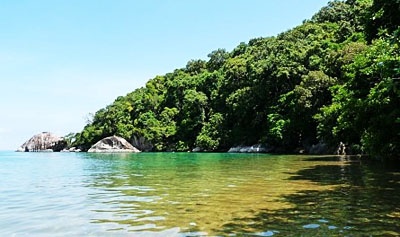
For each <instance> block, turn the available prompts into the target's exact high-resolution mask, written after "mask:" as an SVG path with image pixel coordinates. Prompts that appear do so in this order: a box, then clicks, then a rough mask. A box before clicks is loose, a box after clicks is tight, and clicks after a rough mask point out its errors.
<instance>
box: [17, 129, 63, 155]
mask: <svg viewBox="0 0 400 237" xmlns="http://www.w3.org/2000/svg"><path fill="white" fill-rule="evenodd" d="M66 147H67V142H66V141H65V140H64V138H62V137H59V136H56V135H54V134H52V133H49V132H42V133H39V134H37V135H35V136H33V137H32V138H31V139H29V140H28V141H26V142H25V143H24V144H22V145H21V147H19V148H18V149H17V151H19V152H33V151H40V152H44V151H46V152H52V151H56V152H58V151H62V150H63V149H65V148H66Z"/></svg>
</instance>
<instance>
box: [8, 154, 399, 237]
mask: <svg viewBox="0 0 400 237" xmlns="http://www.w3.org/2000/svg"><path fill="white" fill-rule="evenodd" d="M0 177H1V182H0V236H382V235H384V236H400V171H399V169H397V168H395V167H394V166H385V165H383V164H380V163H375V164H367V163H365V162H364V161H361V160H357V159H355V160H348V159H343V158H339V157H310V156H273V155H255V154H250V155H247V154H213V153H210V154H194V153H140V154H118V155H117V154H116V155H110V154H109V155H107V154H101V155H97V154H86V153H14V152H0Z"/></svg>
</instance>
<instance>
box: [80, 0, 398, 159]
mask: <svg viewBox="0 0 400 237" xmlns="http://www.w3.org/2000/svg"><path fill="white" fill-rule="evenodd" d="M399 13H400V2H399V1H397V0H390V1H383V0H375V1H372V0H347V1H332V2H330V3H329V4H328V5H327V6H326V7H323V8H322V9H321V10H320V11H319V12H317V13H316V14H315V15H314V16H313V17H312V18H311V19H310V20H306V21H304V22H303V24H301V25H299V26H297V27H295V28H293V29H291V30H288V31H286V32H283V33H281V34H279V35H277V36H274V37H265V38H255V39H251V40H250V41H249V42H248V43H244V42H242V43H240V44H239V45H238V46H237V47H236V48H235V49H233V50H232V51H231V52H228V51H226V50H225V49H217V50H215V51H212V52H211V53H210V54H209V55H208V57H209V59H208V60H191V61H189V62H188V63H187V65H186V66H185V67H184V68H179V69H176V70H174V71H173V72H170V73H167V74H165V75H160V76H156V77H155V78H153V79H151V80H149V81H148V82H147V84H146V86H145V87H143V88H139V89H137V90H135V91H133V92H131V93H129V94H127V95H126V96H121V97H118V98H117V99H116V100H115V101H114V102H113V103H112V104H110V105H108V106H107V107H105V108H103V109H100V110H99V111H97V112H96V113H95V115H94V117H93V119H92V121H90V122H89V123H88V124H87V125H86V126H85V127H84V129H83V131H82V132H80V133H77V134H76V136H75V139H74V145H75V146H79V147H81V148H83V149H88V148H89V147H90V145H92V144H93V143H95V142H96V141H97V140H99V139H101V138H103V137H106V136H110V135H114V134H116V135H119V136H122V137H124V138H125V139H127V140H131V139H132V138H133V137H141V138H144V139H146V141H148V142H149V143H151V144H152V147H153V150H154V151H172V150H174V151H188V150H191V149H193V148H195V147H198V148H200V149H202V150H205V151H223V150H227V149H229V148H230V147H231V146H235V145H251V144H256V143H265V144H269V145H271V146H274V147H275V148H276V151H285V152H292V151H294V150H296V149H298V148H304V149H306V150H307V149H309V148H310V147H311V145H313V144H316V143H318V142H324V143H326V144H328V145H330V146H332V147H334V146H336V145H337V144H339V142H343V143H345V144H347V145H348V146H349V147H351V149H352V150H353V152H361V153H369V154H373V155H376V156H382V157H383V156H385V157H398V155H397V154H399V152H400V107H399V105H400V101H399V100H400V87H399V78H400V58H399V57H400V51H399V43H400V38H399V33H400V29H399V25H400V21H399V19H400V18H399ZM260 27H261V26H260Z"/></svg>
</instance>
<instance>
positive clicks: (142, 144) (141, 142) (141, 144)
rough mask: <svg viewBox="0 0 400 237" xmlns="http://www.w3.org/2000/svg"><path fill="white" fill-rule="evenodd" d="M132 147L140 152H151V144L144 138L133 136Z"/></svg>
mask: <svg viewBox="0 0 400 237" xmlns="http://www.w3.org/2000/svg"><path fill="white" fill-rule="evenodd" d="M132 145H133V146H134V147H136V148H138V149H139V150H141V151H151V150H152V149H153V144H151V142H149V141H147V140H146V138H144V137H137V136H133V139H132Z"/></svg>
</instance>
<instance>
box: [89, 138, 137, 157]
mask: <svg viewBox="0 0 400 237" xmlns="http://www.w3.org/2000/svg"><path fill="white" fill-rule="evenodd" d="M88 152H96V153H113V152H140V151H139V150H138V149H137V148H136V147H134V146H132V145H131V144H130V143H129V142H127V141H126V140H125V139H123V138H122V137H117V136H111V137H106V138H103V139H101V140H100V141H98V142H97V143H96V144H94V145H93V146H92V147H91V148H90V149H89V150H88Z"/></svg>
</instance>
